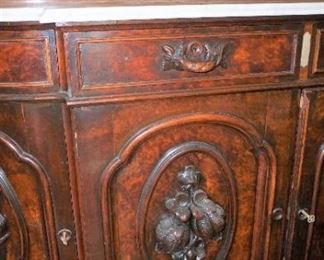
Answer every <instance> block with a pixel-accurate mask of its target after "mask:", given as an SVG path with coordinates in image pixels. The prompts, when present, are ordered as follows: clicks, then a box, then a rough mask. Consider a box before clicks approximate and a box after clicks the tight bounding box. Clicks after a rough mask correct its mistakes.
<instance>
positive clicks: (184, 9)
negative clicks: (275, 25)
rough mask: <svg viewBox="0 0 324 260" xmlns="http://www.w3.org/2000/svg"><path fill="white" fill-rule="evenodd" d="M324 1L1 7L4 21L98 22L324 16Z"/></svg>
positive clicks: (0, 19)
mask: <svg viewBox="0 0 324 260" xmlns="http://www.w3.org/2000/svg"><path fill="white" fill-rule="evenodd" d="M321 14H324V2H314V3H268V4H206V5H167V6H166V5H165V6H162V5H161V6H120V7H118V6H117V7H116V6H114V7H83V8H0V22H24V21H26V22H27V21H33V22H39V23H64V22H96V21H123V20H147V19H177V18H221V17H256V16H285V15H321Z"/></svg>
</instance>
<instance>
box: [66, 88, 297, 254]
mask: <svg viewBox="0 0 324 260" xmlns="http://www.w3.org/2000/svg"><path fill="white" fill-rule="evenodd" d="M298 95H299V92H298V91H282V92H276V91H273V92H268V93H250V94H235V95H223V96H208V97H206V96H204V97H187V98H181V99H180V98H178V99H165V100H158V101H157V100H154V101H153V100H152V101H150V100H147V101H141V102H129V103H125V104H124V103H119V104H106V105H100V106H89V107H76V108H72V111H71V112H72V123H73V131H74V132H75V133H76V134H75V136H74V144H75V145H74V148H75V154H76V162H77V182H78V194H79V204H80V205H79V206H80V213H81V219H82V223H81V227H82V234H83V237H84V248H85V258H86V259H104V258H105V259H169V257H168V256H167V254H166V252H167V251H168V250H169V249H168V248H167V247H168V245H167V243H164V244H163V243H162V244H163V246H162V248H160V249H161V250H160V251H162V252H164V253H162V254H159V253H157V252H156V250H155V249H156V246H158V245H157V244H158V239H159V238H158V236H159V234H158V231H157V229H158V228H157V226H158V225H159V223H160V224H161V220H163V216H170V215H172V214H175V215H176V216H177V217H176V218H179V216H181V214H180V213H179V212H177V210H176V209H175V208H177V207H175V208H174V207H170V205H169V206H166V204H165V203H166V200H167V199H168V198H169V199H170V198H171V199H172V198H174V199H175V200H173V201H178V202H179V200H181V199H180V197H181V196H182V195H181V194H182V193H181V192H182V191H183V190H184V189H186V188H185V187H183V182H182V181H183V180H181V179H182V177H179V172H186V169H187V170H188V169H195V170H198V171H199V172H200V173H199V175H200V176H201V181H200V182H198V181H197V182H195V183H196V184H197V189H200V190H202V191H203V192H204V193H205V194H206V196H207V197H208V200H209V202H208V203H211V202H210V201H212V202H213V203H214V204H213V205H214V206H215V204H218V205H219V206H221V208H222V209H223V210H224V212H225V214H223V215H222V214H218V215H217V214H216V215H217V216H216V218H218V219H221V220H220V221H224V222H225V225H223V226H222V227H221V228H220V229H219V230H218V231H215V230H216V229H217V228H216V226H217V225H216V226H215V225H214V226H213V228H214V229H213V228H207V229H204V228H202V226H203V225H202V223H201V222H200V224H199V225H198V224H197V226H196V227H195V225H194V224H190V225H189V226H190V228H191V229H194V228H196V231H197V230H198V232H202V231H206V232H207V233H208V232H211V233H213V232H214V233H213V235H212V238H211V239H204V241H205V242H206V244H205V245H204V246H203V247H204V249H205V253H206V255H207V259H211V258H214V257H218V258H219V259H223V258H224V257H227V259H235V258H236V257H237V256H238V255H240V259H251V258H252V259H261V258H270V259H278V258H279V257H280V255H281V250H280V248H281V243H282V241H283V229H284V223H283V221H281V220H280V219H281V218H282V219H284V218H285V211H286V208H285V207H286V206H285V205H286V204H287V197H288V186H289V185H288V181H289V172H290V170H291V167H292V164H291V161H292V154H293V144H294V132H295V120H294V118H296V116H297V108H298V105H297V100H298ZM278 111H280V113H278ZM180 175H181V173H180ZM184 175H186V174H184ZM196 184H195V185H196ZM179 192H180V193H179ZM179 194H180V195H179ZM189 200H190V199H189ZM192 201H193V198H191V203H192ZM208 203H207V204H208ZM171 204H172V203H171ZM208 205H209V204H208ZM274 207H278V208H282V216H279V217H278V218H277V219H278V220H277V221H272V211H273V209H274ZM187 209H188V208H187ZM205 209H206V208H205ZM185 210H186V209H185ZM180 211H181V210H180ZM189 211H190V213H188V214H189V215H190V214H191V215H190V217H189V218H190V219H191V220H190V221H196V222H197V223H198V220H197V219H198V218H196V219H195V218H194V217H193V216H198V215H199V214H198V213H197V212H200V213H201V214H200V215H199V216H200V217H199V220H204V218H203V217H202V216H206V214H205V215H204V213H203V212H205V213H206V211H205V210H204V207H200V208H199V210H198V211H195V209H194V208H193V207H191V208H190V210H189ZM188 214H187V215H186V214H184V216H182V217H183V218H181V221H182V223H185V224H187V222H186V221H188V219H186V216H187V217H188V216H189V215H188ZM172 216H173V215H172ZM214 217H215V216H214ZM170 223H171V224H175V223H178V222H177V220H174V221H171V220H170ZM204 223H205V224H206V223H207V224H208V223H209V222H208V221H205V222H204ZM213 223H214V222H213V221H211V223H209V224H213ZM214 224H215V223H214ZM201 225H202V226H201ZM180 226H181V225H180ZM171 227H172V228H173V227H174V226H172V225H171ZM164 231H166V233H167V231H168V230H167V229H163V232H164ZM196 234H197V233H196ZM199 234H200V235H201V237H204V236H205V235H203V234H202V233H199ZM161 236H162V237H163V234H162V235H161ZM216 238H218V239H216ZM162 240H163V239H162ZM207 240H208V242H207ZM184 241H186V240H185V239H184ZM162 242H163V241H162ZM177 242H179V240H177ZM177 242H175V243H177ZM179 243H180V244H181V241H180V242H179ZM184 243H185V242H184ZM200 249H201V248H200ZM170 250H171V249H170ZM171 251H172V250H171ZM193 251H195V252H194V253H195V254H198V251H199V250H198V249H197V248H194V250H193ZM202 251H203V250H202ZM187 253H188V254H189V253H190V252H187ZM200 253H201V251H200ZM170 254H171V253H170ZM236 259H237V258H236Z"/></svg>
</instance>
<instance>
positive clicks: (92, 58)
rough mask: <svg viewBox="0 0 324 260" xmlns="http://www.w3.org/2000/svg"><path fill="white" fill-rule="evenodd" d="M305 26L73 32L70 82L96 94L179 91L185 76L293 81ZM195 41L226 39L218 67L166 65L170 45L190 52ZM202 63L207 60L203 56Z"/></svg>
mask: <svg viewBox="0 0 324 260" xmlns="http://www.w3.org/2000/svg"><path fill="white" fill-rule="evenodd" d="M134 27H135V26H134ZM302 29H303V26H302V24H298V23H294V24H285V25H284V26H283V25H280V26H276V25H269V26H267V25H265V24H264V23H261V24H260V25H257V24H256V25H255V26H250V27H248V28H246V27H239V26H235V27H233V28H226V34H224V33H222V32H223V31H224V27H223V26H219V27H218V26H217V27H212V26H209V27H206V28H201V27H189V26H186V27H185V28H177V29H170V28H168V29H152V30H148V29H139V30H137V29H136V27H135V28H134V29H132V30H120V31H119V30H111V31H110V30H108V31H100V32H67V33H64V39H65V40H66V41H65V46H66V53H68V55H69V56H68V57H67V66H68V69H69V71H70V73H69V77H68V82H69V86H71V88H72V92H73V95H87V94H88V95H92V94H103V93H109V94H119V93H125V92H127V93H133V92H134V88H136V92H144V93H147V92H156V91H159V92H160V91H170V90H172V91H175V90H177V89H179V88H183V86H182V84H181V82H183V81H186V83H187V85H191V86H192V88H197V89H198V88H210V87H211V86H208V81H209V82H210V81H211V80H213V82H219V84H218V85H219V87H222V86H224V84H226V87H228V86H229V85H233V84H236V85H239V84H242V85H243V84H248V83H254V84H255V83H257V82H258V83H264V82H267V83H269V82H275V81H280V82H282V81H289V80H292V79H295V78H297V77H298V76H297V75H296V74H297V70H296V68H297V66H296V63H297V62H298V61H299V59H300V58H299V53H300V48H301V35H302ZM220 35H221V36H220ZM195 45H197V46H201V47H197V46H196V48H201V49H203V48H206V46H208V48H213V49H214V50H217V48H219V46H220V45H224V46H223V48H224V49H223V50H222V53H221V56H220V61H219V63H220V64H219V65H218V66H217V68H215V69H210V70H209V71H201V72H200V73H199V71H197V72H196V73H194V71H190V70H189V69H185V68H184V67H183V66H184V65H183V66H182V67H181V68H179V69H176V68H172V67H170V66H171V65H170V64H169V65H164V64H166V59H167V60H170V57H169V58H168V57H166V56H165V52H164V51H163V47H164V46H174V47H175V48H178V50H177V52H179V51H180V52H181V49H183V51H182V52H183V53H187V54H188V52H189V50H188V46H189V47H190V46H191V47H192V48H193V47H195ZM134 50H136V51H134ZM75 53H77V55H75ZM270 53H271V55H270ZM179 55H180V54H179V53H178V54H175V56H179ZM190 55H191V56H190V57H189V58H187V60H189V61H191V60H195V59H197V57H198V56H201V57H204V56H210V55H211V54H210V53H208V52H206V53H204V52H203V50H201V53H199V51H198V53H197V54H196V56H197V57H195V54H192V53H191V54H190ZM217 55H218V54H216V57H217ZM176 58H177V57H175V59H176ZM198 58H199V57H198ZM182 60H183V57H178V60H175V61H173V62H178V63H182V64H185V61H182ZM198 62H199V61H198ZM196 63H197V61H196ZM187 64H188V61H187ZM192 64H193V62H192ZM202 65H203V66H205V65H204V63H203V62H202ZM166 66H169V67H170V68H168V69H166ZM191 66H192V65H191ZM200 66H201V65H200ZM161 68H162V69H161ZM206 83H207V84H206ZM162 86H163V87H162Z"/></svg>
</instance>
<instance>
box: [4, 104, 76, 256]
mask: <svg viewBox="0 0 324 260" xmlns="http://www.w3.org/2000/svg"><path fill="white" fill-rule="evenodd" d="M61 109H62V104H60V103H55V102H50V103H46V102H38V103H32V102H14V101H10V102H6V101H2V102H0V259H1V260H2V259H6V260H17V259H21V260H29V259H32V260H34V259H35V260H47V259H51V260H52V259H69V260H70V259H71V260H72V259H77V256H76V253H75V252H76V245H75V243H73V242H72V241H73V240H74V223H73V215H72V206H71V200H70V192H69V181H68V180H69V179H68V171H67V157H66V150H65V149H66V148H65V142H64V130H63V123H62V113H61ZM62 229H69V230H70V231H71V232H72V237H71V239H70V241H68V243H66V244H64V243H63V241H61V239H60V237H61V234H62V232H60V231H62ZM66 235H68V234H66Z"/></svg>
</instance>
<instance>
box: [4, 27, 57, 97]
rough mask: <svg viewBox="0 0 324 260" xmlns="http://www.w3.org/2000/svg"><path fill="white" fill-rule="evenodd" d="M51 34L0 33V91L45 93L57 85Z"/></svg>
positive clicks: (54, 53)
mask: <svg viewBox="0 0 324 260" xmlns="http://www.w3.org/2000/svg"><path fill="white" fill-rule="evenodd" d="M56 60H57V58H56V48H55V37H54V31H51V30H47V31H1V32H0V91H1V92H2V93H3V92H10V91H15V92H16V91H18V92H19V91H27V92H32V91H35V90H37V91H46V92H47V91H48V90H49V89H51V88H54V86H55V85H56V86H57V85H58V84H57V75H58V73H57V71H58V68H57V64H56Z"/></svg>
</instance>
